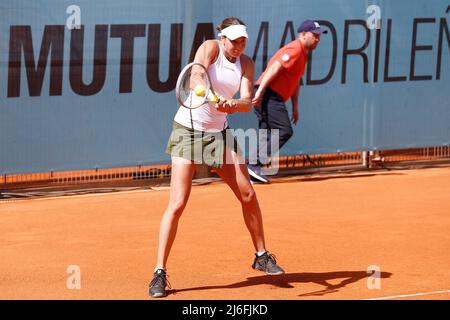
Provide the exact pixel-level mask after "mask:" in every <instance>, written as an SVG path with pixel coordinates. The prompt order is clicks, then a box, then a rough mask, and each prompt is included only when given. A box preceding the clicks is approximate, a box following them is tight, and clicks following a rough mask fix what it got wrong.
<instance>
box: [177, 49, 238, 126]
mask: <svg viewBox="0 0 450 320" xmlns="http://www.w3.org/2000/svg"><path fill="white" fill-rule="evenodd" d="M208 74H209V77H210V79H211V84H212V87H213V88H214V91H215V92H216V94H217V95H218V96H222V97H224V98H226V99H231V98H233V96H234V95H235V94H236V93H237V92H238V90H239V88H240V85H241V78H242V68H241V60H240V58H239V57H238V58H237V59H236V62H235V63H233V62H230V61H229V60H228V59H227V58H226V57H225V56H224V54H223V52H222V48H220V45H219V54H218V57H217V59H216V61H215V62H214V63H213V64H211V65H210V66H209V67H208ZM174 120H175V121H176V122H178V123H179V124H181V125H183V126H185V127H189V128H192V127H193V129H195V130H198V131H204V132H218V131H222V130H223V129H225V128H226V127H227V126H228V122H227V114H226V113H225V112H220V111H217V110H216V108H214V103H211V102H210V103H205V104H204V105H203V106H201V107H199V108H197V109H192V110H190V109H188V108H185V107H183V106H180V107H179V109H178V112H177V114H176V115H175V119H174Z"/></svg>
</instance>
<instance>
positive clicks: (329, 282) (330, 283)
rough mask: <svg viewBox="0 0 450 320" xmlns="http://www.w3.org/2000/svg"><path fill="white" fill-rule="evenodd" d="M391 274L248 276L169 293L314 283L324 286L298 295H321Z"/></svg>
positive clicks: (345, 272)
mask: <svg viewBox="0 0 450 320" xmlns="http://www.w3.org/2000/svg"><path fill="white" fill-rule="evenodd" d="M391 275H392V273H390V272H380V273H379V274H378V275H375V274H371V273H368V272H367V271H335V272H320V273H306V272H305V273H286V274H282V275H277V276H268V275H264V276H257V277H250V278H247V280H244V281H240V282H236V283H232V284H228V285H215V286H214V285H213V286H202V287H193V288H183V289H173V290H170V291H169V293H177V292H183V291H197V290H213V289H239V288H243V287H250V286H257V285H267V284H269V285H273V286H275V287H279V288H294V286H293V285H292V284H293V283H308V282H312V283H316V284H319V285H321V286H323V287H324V288H323V289H321V290H318V291H313V292H308V293H303V294H300V295H298V296H299V297H308V296H323V295H326V294H330V293H334V292H338V291H339V289H341V288H344V287H345V286H347V285H349V284H351V283H355V282H358V281H361V280H363V279H365V278H369V277H371V280H372V279H373V280H374V281H375V280H376V278H375V277H378V278H389V277H390V276H391Z"/></svg>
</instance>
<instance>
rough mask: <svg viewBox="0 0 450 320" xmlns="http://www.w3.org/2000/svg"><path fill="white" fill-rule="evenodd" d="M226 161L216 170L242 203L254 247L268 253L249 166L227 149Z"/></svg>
mask: <svg viewBox="0 0 450 320" xmlns="http://www.w3.org/2000/svg"><path fill="white" fill-rule="evenodd" d="M225 150H226V151H225V152H226V154H225V159H226V161H224V162H225V163H224V165H223V166H222V168H218V169H216V172H217V174H218V175H219V176H220V177H221V178H222V179H223V180H224V181H225V183H227V184H228V186H229V187H230V188H231V190H233V192H234V194H235V195H236V197H237V198H238V199H239V201H240V202H241V206H242V213H243V215H244V221H245V225H246V226H247V229H248V231H249V232H250V235H251V237H252V242H253V246H254V247H255V250H256V251H257V252H264V251H266V245H265V241H264V228H263V220H262V215H261V209H260V207H259V203H258V199H257V198H256V193H255V190H254V189H253V186H252V184H251V183H250V178H249V175H248V171H247V166H246V165H245V162H244V160H243V159H242V158H241V157H239V156H238V155H237V154H236V152H235V151H233V150H230V149H229V148H225Z"/></svg>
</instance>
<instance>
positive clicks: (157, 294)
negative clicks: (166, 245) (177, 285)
mask: <svg viewBox="0 0 450 320" xmlns="http://www.w3.org/2000/svg"><path fill="white" fill-rule="evenodd" d="M167 285H168V281H167V274H166V271H164V270H163V269H158V270H156V271H155V273H154V274H153V280H152V281H151V282H150V289H149V293H150V296H151V297H153V298H162V297H165V296H167V292H166V286H167ZM169 287H170V284H169Z"/></svg>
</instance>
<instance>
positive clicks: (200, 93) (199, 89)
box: [194, 84, 206, 97]
mask: <svg viewBox="0 0 450 320" xmlns="http://www.w3.org/2000/svg"><path fill="white" fill-rule="evenodd" d="M205 91H206V88H205V86H203V85H201V84H198V85H196V86H195V88H194V92H195V94H196V95H197V96H199V97H203V96H205V93H206V92H205Z"/></svg>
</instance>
